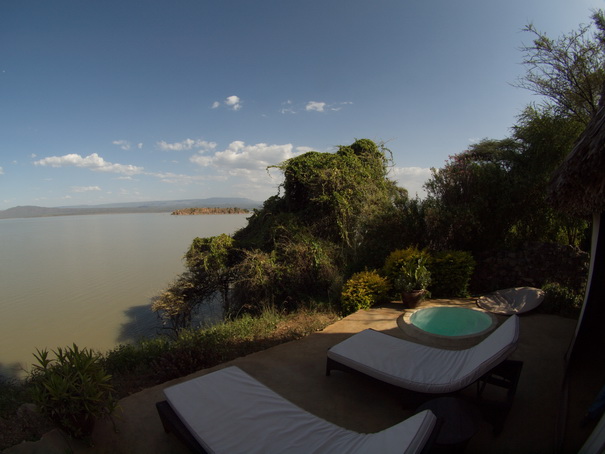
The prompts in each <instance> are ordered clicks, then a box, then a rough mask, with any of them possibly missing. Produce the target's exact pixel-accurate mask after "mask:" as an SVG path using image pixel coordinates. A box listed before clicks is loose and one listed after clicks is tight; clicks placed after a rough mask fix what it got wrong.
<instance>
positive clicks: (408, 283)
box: [394, 256, 431, 307]
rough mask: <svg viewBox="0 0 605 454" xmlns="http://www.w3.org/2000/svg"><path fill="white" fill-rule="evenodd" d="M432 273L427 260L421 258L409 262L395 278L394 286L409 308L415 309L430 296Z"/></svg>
mask: <svg viewBox="0 0 605 454" xmlns="http://www.w3.org/2000/svg"><path fill="white" fill-rule="evenodd" d="M430 284H431V273H430V271H429V270H428V269H427V267H426V258H425V257H424V256H420V257H417V258H414V259H412V260H409V261H407V262H406V263H404V264H403V265H402V266H401V269H400V271H399V273H398V274H397V276H396V277H395V282H394V286H395V289H396V290H397V291H399V292H400V293H401V301H402V303H403V304H405V305H406V306H407V307H415V306H416V305H417V304H418V303H419V302H420V301H422V299H424V298H425V297H426V296H427V295H428V293H429V292H428V290H427V288H428V286H429V285H430Z"/></svg>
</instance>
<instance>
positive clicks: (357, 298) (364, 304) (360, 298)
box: [340, 271, 391, 315]
mask: <svg viewBox="0 0 605 454" xmlns="http://www.w3.org/2000/svg"><path fill="white" fill-rule="evenodd" d="M390 287H391V286H390V284H389V282H388V280H387V279H386V278H384V277H382V276H380V275H379V274H378V273H377V272H376V271H361V272H359V273H355V274H353V276H351V278H350V279H349V280H348V281H347V282H346V283H345V285H344V286H343V288H342V294H341V299H340V304H341V307H342V312H343V314H344V315H348V314H352V313H353V312H356V311H358V310H359V309H369V308H371V307H372V306H374V305H375V304H378V303H381V302H384V301H386V300H387V297H388V293H389V290H390Z"/></svg>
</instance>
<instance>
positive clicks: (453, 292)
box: [427, 251, 475, 298]
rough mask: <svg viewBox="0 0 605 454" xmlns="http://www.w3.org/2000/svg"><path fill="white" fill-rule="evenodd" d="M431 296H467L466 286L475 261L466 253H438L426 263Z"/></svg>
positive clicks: (434, 253)
mask: <svg viewBox="0 0 605 454" xmlns="http://www.w3.org/2000/svg"><path fill="white" fill-rule="evenodd" d="M427 266H428V268H429V271H430V272H431V285H430V290H431V294H432V296H433V297H435V298H455V297H467V296H469V292H468V286H469V282H470V280H471V277H472V275H473V272H474V271H475V259H474V258H473V256H472V255H471V253H470V252H467V251H438V252H433V253H431V256H430V259H429V261H428V265H427Z"/></svg>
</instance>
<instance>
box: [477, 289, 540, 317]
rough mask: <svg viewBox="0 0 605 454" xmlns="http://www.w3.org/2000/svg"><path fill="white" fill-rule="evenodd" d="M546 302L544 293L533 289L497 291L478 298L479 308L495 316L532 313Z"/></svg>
mask: <svg viewBox="0 0 605 454" xmlns="http://www.w3.org/2000/svg"><path fill="white" fill-rule="evenodd" d="M543 300H544V291H542V290H540V289H539V288H533V287H514V288H506V289H503V290H497V291H495V292H494V293H490V294H488V295H484V296H480V297H479V298H477V306H479V307H480V308H481V309H485V310H486V311H489V312H492V313H494V314H503V315H512V314H521V313H523V312H527V311H531V310H532V309H535V308H536V307H538V306H539V305H540V304H541V303H542V301H543Z"/></svg>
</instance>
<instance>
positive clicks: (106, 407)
mask: <svg viewBox="0 0 605 454" xmlns="http://www.w3.org/2000/svg"><path fill="white" fill-rule="evenodd" d="M53 353H54V355H55V358H52V359H51V358H49V354H48V350H46V349H44V350H42V351H40V350H38V353H37V354H34V356H35V358H36V360H37V361H38V363H37V364H34V365H33V370H32V373H31V376H30V381H31V383H32V386H33V387H32V394H33V400H34V403H35V404H36V405H37V406H38V408H39V409H40V411H41V412H42V413H43V414H45V415H46V416H48V417H49V419H50V420H51V421H53V422H54V423H56V424H58V425H59V427H61V428H62V429H64V430H65V431H66V432H67V433H68V434H69V435H71V436H72V437H74V438H85V437H88V436H90V435H91V433H92V429H93V426H94V422H95V420H96V419H98V418H102V417H111V414H112V413H113V411H114V410H115V408H116V406H117V401H116V398H115V395H114V393H115V392H114V388H113V386H112V384H111V375H109V374H107V373H106V371H105V369H104V368H103V366H102V362H101V355H100V354H98V353H95V352H93V351H92V350H90V349H87V348H82V349H80V348H78V346H77V345H76V344H73V347H67V348H65V349H62V348H58V349H57V350H56V351H53Z"/></svg>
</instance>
